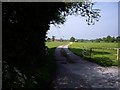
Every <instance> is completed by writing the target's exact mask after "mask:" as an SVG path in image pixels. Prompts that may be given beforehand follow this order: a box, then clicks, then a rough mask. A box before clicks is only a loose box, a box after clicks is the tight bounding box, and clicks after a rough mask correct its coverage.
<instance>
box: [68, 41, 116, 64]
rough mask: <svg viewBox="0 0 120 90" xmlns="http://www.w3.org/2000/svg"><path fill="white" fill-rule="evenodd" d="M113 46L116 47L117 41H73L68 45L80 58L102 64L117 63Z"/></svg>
mask: <svg viewBox="0 0 120 90" xmlns="http://www.w3.org/2000/svg"><path fill="white" fill-rule="evenodd" d="M90 48H92V50H90ZM115 48H118V43H91V42H88V43H87V42H86V43H82V42H74V43H73V44H72V45H70V46H69V49H70V50H71V51H72V52H73V53H75V54H77V55H79V56H80V57H81V58H84V59H86V60H89V61H92V62H95V63H97V64H100V65H102V66H117V65H118V60H117V50H116V49H115Z"/></svg>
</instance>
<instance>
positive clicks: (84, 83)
mask: <svg viewBox="0 0 120 90" xmlns="http://www.w3.org/2000/svg"><path fill="white" fill-rule="evenodd" d="M61 49H64V50H65V52H66V53H67V55H68V58H67V59H66V57H64V56H63V55H62V54H61ZM55 59H56V62H57V71H56V75H55V77H54V80H53V82H52V85H53V87H54V88H58V89H62V88H71V89H75V88H87V89H88V88H90V89H91V88H92V89H98V88H99V89H100V88H101V90H103V88H104V89H106V88H108V89H109V90H110V89H113V90H117V89H118V81H120V79H119V78H118V68H117V67H109V68H108V67H106V68H105V67H101V66H99V65H97V64H95V63H92V62H88V61H86V60H82V59H80V58H79V57H78V56H76V55H75V54H73V53H72V52H71V51H69V50H68V45H63V46H59V47H57V48H56V50H55ZM68 59H70V60H73V61H74V63H69V62H68ZM56 90H57V89H56Z"/></svg>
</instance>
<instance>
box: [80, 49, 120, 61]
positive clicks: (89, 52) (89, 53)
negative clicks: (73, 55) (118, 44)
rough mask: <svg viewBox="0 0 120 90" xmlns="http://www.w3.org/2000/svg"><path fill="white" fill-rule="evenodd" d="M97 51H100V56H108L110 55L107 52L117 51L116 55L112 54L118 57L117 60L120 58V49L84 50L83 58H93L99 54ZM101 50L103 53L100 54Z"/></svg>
mask: <svg viewBox="0 0 120 90" xmlns="http://www.w3.org/2000/svg"><path fill="white" fill-rule="evenodd" d="M96 50H98V54H99V55H106V54H110V53H108V52H106V50H109V51H110V50H116V51H114V54H111V55H113V56H116V60H119V57H120V48H84V49H82V56H83V57H87V58H92V57H93V55H94V54H95V53H97V52H95V51H96ZM99 50H100V51H101V50H102V51H101V52H99Z"/></svg>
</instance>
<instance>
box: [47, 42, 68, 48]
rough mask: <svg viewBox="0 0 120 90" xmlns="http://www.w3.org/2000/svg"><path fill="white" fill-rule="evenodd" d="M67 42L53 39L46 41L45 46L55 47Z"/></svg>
mask: <svg viewBox="0 0 120 90" xmlns="http://www.w3.org/2000/svg"><path fill="white" fill-rule="evenodd" d="M68 43H69V42H59V41H54V42H46V46H47V47H48V48H55V47H57V46H60V45H65V44H68Z"/></svg>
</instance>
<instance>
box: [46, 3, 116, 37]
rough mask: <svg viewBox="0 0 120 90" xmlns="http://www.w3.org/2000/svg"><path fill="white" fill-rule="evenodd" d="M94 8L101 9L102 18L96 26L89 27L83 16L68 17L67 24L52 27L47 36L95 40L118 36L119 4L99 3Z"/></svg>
mask: <svg viewBox="0 0 120 90" xmlns="http://www.w3.org/2000/svg"><path fill="white" fill-rule="evenodd" d="M94 8H99V9H101V12H100V15H101V18H100V20H99V22H96V23H95V25H87V23H86V21H85V18H84V17H81V16H68V17H66V22H65V23H64V24H63V25H60V28H58V27H55V26H54V25H51V26H50V30H49V31H48V34H47V36H48V37H50V38H51V37H52V36H53V35H54V36H55V37H56V38H57V39H59V38H63V39H70V37H72V36H73V37H75V38H76V39H95V38H102V37H106V36H108V35H111V36H118V2H97V3H95V5H94Z"/></svg>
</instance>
